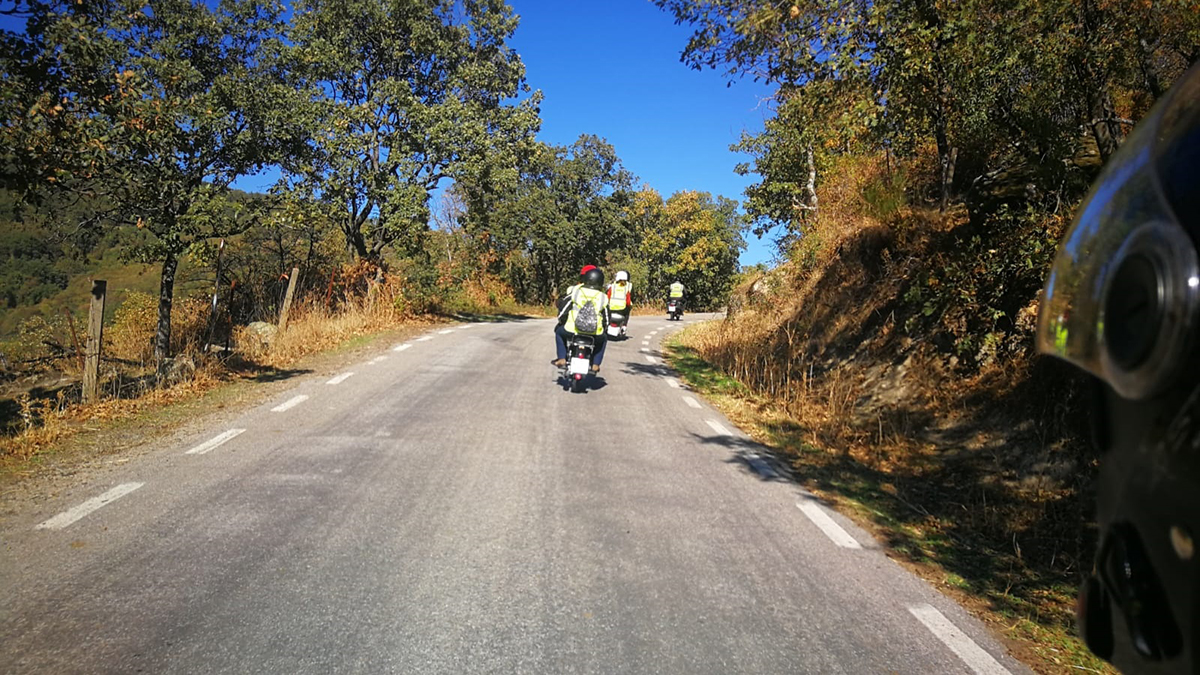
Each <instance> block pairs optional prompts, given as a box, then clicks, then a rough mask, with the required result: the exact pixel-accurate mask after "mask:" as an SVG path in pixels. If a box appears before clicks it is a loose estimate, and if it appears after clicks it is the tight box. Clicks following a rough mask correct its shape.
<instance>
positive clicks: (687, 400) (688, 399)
mask: <svg viewBox="0 0 1200 675" xmlns="http://www.w3.org/2000/svg"><path fill="white" fill-rule="evenodd" d="M683 402H684V403H686V404H688V407H689V408H696V409H697V410H699V409H700V402H699V401H697V400H696V399H694V398H692V397H691V396H684V397H683Z"/></svg>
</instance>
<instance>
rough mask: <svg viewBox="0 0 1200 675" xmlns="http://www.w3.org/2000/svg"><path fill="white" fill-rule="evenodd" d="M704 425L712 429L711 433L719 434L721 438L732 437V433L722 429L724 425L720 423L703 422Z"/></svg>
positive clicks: (714, 421)
mask: <svg viewBox="0 0 1200 675" xmlns="http://www.w3.org/2000/svg"><path fill="white" fill-rule="evenodd" d="M704 423H705V424H707V425H708V426H710V427H712V430H713V431H715V432H717V433H718V434H721V435H722V436H732V435H733V433H732V432H730V431H729V430H728V429H726V428H725V427H724V425H722V424H721V423H720V422H718V421H716V420H704Z"/></svg>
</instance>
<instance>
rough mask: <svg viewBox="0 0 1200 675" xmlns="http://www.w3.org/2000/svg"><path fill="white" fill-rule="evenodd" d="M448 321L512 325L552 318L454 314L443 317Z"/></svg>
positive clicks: (526, 315) (528, 315)
mask: <svg viewBox="0 0 1200 675" xmlns="http://www.w3.org/2000/svg"><path fill="white" fill-rule="evenodd" d="M445 316H446V317H447V318H449V319H455V320H457V321H466V322H468V323H512V322H520V321H536V320H538V319H545V318H553V317H544V316H533V315H530V314H467V313H455V314H447V315H445Z"/></svg>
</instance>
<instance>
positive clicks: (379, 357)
mask: <svg viewBox="0 0 1200 675" xmlns="http://www.w3.org/2000/svg"><path fill="white" fill-rule="evenodd" d="M386 360H387V357H386V356H376V357H375V358H373V359H371V360H370V361H369V363H379V362H380V361H386Z"/></svg>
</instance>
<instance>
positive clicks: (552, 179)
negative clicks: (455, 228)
mask: <svg viewBox="0 0 1200 675" xmlns="http://www.w3.org/2000/svg"><path fill="white" fill-rule="evenodd" d="M490 177H491V179H490V180H481V179H476V180H471V181H461V182H459V183H457V184H456V186H455V190H456V191H457V193H458V194H460V195H461V197H462V199H463V202H464V204H465V205H466V206H467V213H466V215H465V220H464V228H465V233H466V234H467V235H468V236H469V237H471V238H472V240H473V241H475V242H476V246H477V247H478V248H477V253H478V255H480V256H481V257H483V258H484V259H486V260H488V261H490V264H491V266H492V271H494V272H496V273H497V274H500V275H502V276H503V277H504V278H505V279H506V280H507V281H508V282H509V283H510V284H511V285H512V287H513V290H514V291H515V292H516V295H517V298H518V299H519V300H521V301H522V302H549V301H550V300H552V299H554V298H555V297H557V294H559V293H561V292H562V291H563V290H564V289H565V288H566V286H567V285H568V284H570V283H574V279H575V277H577V276H578V273H579V269H580V268H581V267H583V266H584V265H588V264H597V265H598V264H602V263H603V262H604V261H605V260H606V258H607V256H608V253H609V252H610V251H619V250H628V249H629V248H630V246H631V244H632V242H633V241H634V239H633V229H632V227H631V226H630V225H629V224H628V223H627V222H626V221H625V212H624V205H625V204H627V203H628V201H629V198H630V187H631V185H632V183H633V176H632V175H631V174H630V173H629V172H628V171H626V170H625V168H624V166H622V164H621V160H620V158H618V157H617V154H616V151H615V150H614V149H613V147H612V145H610V144H609V143H608V142H607V141H605V140H604V139H602V138H598V137H596V136H590V135H586V134H585V135H582V136H580V137H579V139H578V140H576V141H575V142H574V143H573V144H571V145H570V146H568V147H562V146H548V145H542V144H538V145H536V146H534V147H532V148H531V149H530V151H529V153H528V154H527V155H526V156H525V157H524V159H523V161H522V162H521V163H520V164H519V165H517V166H515V167H513V171H511V172H506V173H501V172H499V171H494V172H492V173H491V174H490Z"/></svg>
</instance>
